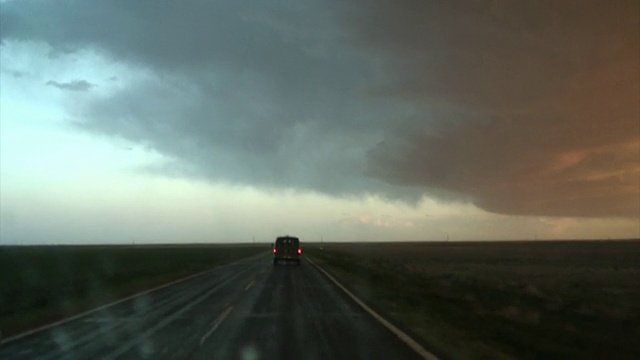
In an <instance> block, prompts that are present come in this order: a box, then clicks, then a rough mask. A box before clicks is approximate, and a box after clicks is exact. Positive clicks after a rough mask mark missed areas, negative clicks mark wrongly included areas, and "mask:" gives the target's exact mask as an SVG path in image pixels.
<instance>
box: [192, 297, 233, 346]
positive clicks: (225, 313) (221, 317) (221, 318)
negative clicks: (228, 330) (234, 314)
mask: <svg viewBox="0 0 640 360" xmlns="http://www.w3.org/2000/svg"><path fill="white" fill-rule="evenodd" d="M231 310H233V306H229V307H227V308H226V309H225V310H224V311H223V312H222V314H220V315H218V317H217V318H216V320H215V321H214V322H213V323H212V324H211V329H209V331H207V333H206V334H204V335H203V336H202V338H201V339H200V345H202V344H204V341H205V340H207V338H208V337H209V335H211V334H212V333H213V332H214V331H216V329H217V328H218V326H220V324H222V322H223V321H224V319H225V318H226V317H227V316H228V315H229V313H230V312H231Z"/></svg>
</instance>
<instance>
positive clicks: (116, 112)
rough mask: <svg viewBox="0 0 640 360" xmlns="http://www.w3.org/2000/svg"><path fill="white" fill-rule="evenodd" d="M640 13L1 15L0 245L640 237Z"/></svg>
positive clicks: (485, 9) (93, 7)
mask: <svg viewBox="0 0 640 360" xmlns="http://www.w3.org/2000/svg"><path fill="white" fill-rule="evenodd" d="M639 13H640V3H639V2H638V1H635V0H629V1H623V0H614V1H591V0H567V1H560V2H558V1H527V2H523V1H508V0H494V1H461V2H443V1H423V0H401V1H381V0H372V1H367V2H364V3H363V2H360V1H353V0H328V1H327V0H325V1H319V0H301V1H232V2H231V1H206V0H192V1H153V2H151V1H141V2H139V1H125V0H121V1H114V0H95V1H90V2H87V1H79V0H58V1H45V0H9V1H2V2H1V3H0V42H1V44H0V140H1V141H0V244H3V245H6V244H63V243H64V244H89V243H115V244H129V243H134V242H135V243H138V244H140V243H194V242H216V243H218V242H252V241H257V242H270V241H272V240H273V239H274V238H275V237H276V236H278V235H284V234H291V235H297V236H299V237H300V238H301V240H303V241H442V240H450V241H459V240H534V239H540V240H541V239H616V238H638V237H640V39H639V38H640V16H638V14H639Z"/></svg>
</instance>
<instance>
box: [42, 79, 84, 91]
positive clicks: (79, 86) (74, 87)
mask: <svg viewBox="0 0 640 360" xmlns="http://www.w3.org/2000/svg"><path fill="white" fill-rule="evenodd" d="M45 85H48V86H53V87H55V88H58V89H60V90H69V91H89V90H90V89H91V88H92V87H94V86H95V85H93V84H91V83H90V82H88V81H86V80H74V81H70V82H66V83H61V82H57V81H53V80H49V81H47V82H46V83H45Z"/></svg>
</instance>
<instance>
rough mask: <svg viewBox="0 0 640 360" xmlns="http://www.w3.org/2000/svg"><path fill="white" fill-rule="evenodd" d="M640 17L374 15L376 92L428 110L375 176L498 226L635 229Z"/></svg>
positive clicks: (362, 36)
mask: <svg viewBox="0 0 640 360" xmlns="http://www.w3.org/2000/svg"><path fill="white" fill-rule="evenodd" d="M638 4H640V3H638V2H637V1H582V0H581V1H561V2H557V1H529V2H515V1H514V2H510V1H493V2H488V1H480V2H425V1H399V2H387V1H381V2H377V3H376V4H373V5H371V6H370V7H369V10H368V11H367V12H363V13H362V15H361V16H359V17H358V19H357V20H356V21H354V22H352V24H355V25H354V31H355V32H356V33H357V34H358V37H357V43H358V44H359V45H360V46H361V47H362V48H364V49H366V51H368V52H369V53H370V54H371V56H372V57H375V58H376V59H378V60H377V61H378V65H379V68H380V70H379V73H380V74H383V75H381V76H380V77H379V79H378V82H377V84H375V85H372V86H371V87H370V89H369V93H371V94H373V95H375V96H379V97H382V98H395V99H398V100H400V101H406V102H411V103H413V104H416V106H418V105H419V106H422V107H423V108H424V109H425V110H424V112H423V113H422V114H421V115H422V121H421V122H420V121H416V122H414V125H415V124H418V123H420V124H423V125H424V126H423V128H422V129H421V131H420V128H419V127H418V128H416V127H415V126H414V127H413V128H410V129H409V130H410V131H406V129H399V130H398V131H397V132H395V133H394V134H392V135H389V136H388V137H387V138H386V139H385V140H384V141H383V142H381V143H380V144H378V146H377V147H375V148H374V149H372V150H371V151H370V152H369V160H370V169H369V171H370V172H371V173H373V174H375V176H378V177H380V178H384V179H387V181H389V182H392V183H395V184H398V185H409V184H410V185H417V186H430V187H439V188H445V189H449V190H453V191H456V192H462V193H467V194H470V195H471V196H472V197H473V199H474V202H475V203H476V204H477V205H479V206H480V207H482V208H484V209H486V210H489V211H493V212H499V213H506V214H523V215H560V216H632V217H638V216H640V110H639V108H640V94H639V91H640V84H639V78H640V76H639V71H640V70H639V69H640V63H639V62H640V60H639V56H640V48H639V47H640V45H639V40H638V37H639V34H640V28H639V25H638V22H639V19H640V17H639V16H638V14H639V13H640V10H639V9H638ZM433 123H436V124H438V126H437V127H434V126H433V125H430V124H433Z"/></svg>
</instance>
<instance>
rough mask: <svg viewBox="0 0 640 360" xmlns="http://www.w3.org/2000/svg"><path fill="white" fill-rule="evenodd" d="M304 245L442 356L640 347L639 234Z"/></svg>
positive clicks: (539, 355) (619, 354) (551, 354)
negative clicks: (597, 237)
mask: <svg viewBox="0 0 640 360" xmlns="http://www.w3.org/2000/svg"><path fill="white" fill-rule="evenodd" d="M306 250H307V251H306V254H307V256H310V257H311V259H313V260H316V262H317V263H319V264H321V265H322V266H323V267H324V268H325V269H327V270H328V271H330V272H331V273H333V274H334V275H335V276H336V277H337V278H338V279H339V280H340V281H342V282H343V283H344V285H346V286H347V287H348V288H350V289H352V290H353V291H354V292H355V293H356V294H357V295H358V296H359V297H361V298H362V299H363V300H365V301H366V302H367V303H369V304H371V305H372V306H373V307H374V308H376V309H378V310H380V311H381V312H382V313H383V314H386V315H387V316H389V317H390V318H391V319H392V321H395V322H396V323H398V324H400V326H401V327H405V328H406V329H408V330H409V331H410V332H412V333H413V334H414V335H416V336H417V337H418V338H420V339H421V340H422V341H423V342H424V343H425V345H426V347H427V348H428V349H429V350H431V351H434V352H435V353H436V354H441V355H443V356H444V357H445V358H454V359H480V358H487V359H488V358H491V359H495V358H519V359H529V358H530V359H551V358H556V359H568V358H572V359H588V358H592V359H604V358H608V359H627V358H629V359H630V358H637V356H638V354H640V353H639V350H638V339H640V242H639V241H600V242H596V241H594V242H515V243H513V242H510V243H507V242H501V243H402V244H393V243H384V244H326V243H325V244H323V248H322V249H321V248H320V245H315V246H311V245H307V247H306Z"/></svg>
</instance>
